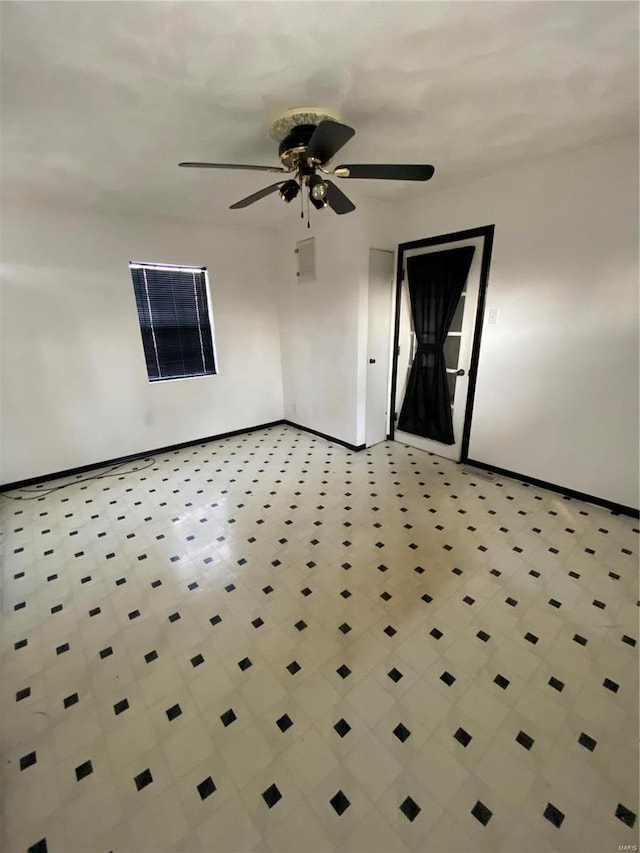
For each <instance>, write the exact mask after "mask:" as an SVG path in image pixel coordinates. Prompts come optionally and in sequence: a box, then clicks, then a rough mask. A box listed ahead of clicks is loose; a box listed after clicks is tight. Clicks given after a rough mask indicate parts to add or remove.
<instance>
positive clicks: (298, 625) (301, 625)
mask: <svg viewBox="0 0 640 853" xmlns="http://www.w3.org/2000/svg"><path fill="white" fill-rule="evenodd" d="M293 627H294V628H297V629H298V631H304V629H305V628H306V627H307V623H306V622H305V621H304V619H301V620H300V621H299V622H296V624H295V625H294V626H293Z"/></svg>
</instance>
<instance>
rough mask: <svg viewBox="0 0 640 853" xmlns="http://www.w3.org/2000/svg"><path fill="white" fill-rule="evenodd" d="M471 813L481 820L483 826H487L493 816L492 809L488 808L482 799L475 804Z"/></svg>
mask: <svg viewBox="0 0 640 853" xmlns="http://www.w3.org/2000/svg"><path fill="white" fill-rule="evenodd" d="M471 814H472V815H473V816H474V817H475V819H476V820H478V821H480V823H481V824H482V825H483V826H486V825H487V824H488V823H489V821H490V820H491V818H492V816H493V812H492V811H491V809H489V808H487V806H485V804H484V803H482V802H480V800H478V802H477V803H476V804H475V806H474V807H473V808H472V809H471Z"/></svg>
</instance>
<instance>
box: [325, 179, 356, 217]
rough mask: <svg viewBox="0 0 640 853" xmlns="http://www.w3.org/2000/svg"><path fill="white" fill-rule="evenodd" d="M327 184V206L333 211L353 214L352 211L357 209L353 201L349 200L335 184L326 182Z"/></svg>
mask: <svg viewBox="0 0 640 853" xmlns="http://www.w3.org/2000/svg"><path fill="white" fill-rule="evenodd" d="M325 183H326V184H327V204H328V205H329V207H330V208H332V210H334V211H335V212H336V213H339V214H342V213H351V211H352V210H355V209H356V206H355V204H354V203H353V202H352V201H351V199H349V198H347V196H346V195H345V194H344V193H343V192H342V190H340V189H338V187H337V186H336V185H335V184H334V183H332V182H331V181H326V182H325Z"/></svg>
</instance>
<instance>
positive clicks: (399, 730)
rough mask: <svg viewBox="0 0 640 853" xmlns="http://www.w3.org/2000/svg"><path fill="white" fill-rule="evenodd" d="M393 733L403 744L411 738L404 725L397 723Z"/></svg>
mask: <svg viewBox="0 0 640 853" xmlns="http://www.w3.org/2000/svg"><path fill="white" fill-rule="evenodd" d="M393 733H394V735H395V736H396V737H397V738H398V740H399V741H400V742H401V743H404V742H405V740H406V739H407V738H408V737H410V736H411V732H410V731H409V729H408V728H407V727H406V726H405V725H404V723H398V725H397V726H396V727H395V729H394V730H393Z"/></svg>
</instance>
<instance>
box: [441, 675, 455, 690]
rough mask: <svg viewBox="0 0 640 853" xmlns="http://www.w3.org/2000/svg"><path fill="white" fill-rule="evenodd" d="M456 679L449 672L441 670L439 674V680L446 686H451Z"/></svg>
mask: <svg viewBox="0 0 640 853" xmlns="http://www.w3.org/2000/svg"><path fill="white" fill-rule="evenodd" d="M455 680H456V678H455V675H451V673H450V672H446V671H445V672H443V673H442V675H441V676H440V681H444V683H445V684H446V685H447V687H451V685H452V684H453V682H454V681H455Z"/></svg>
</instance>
